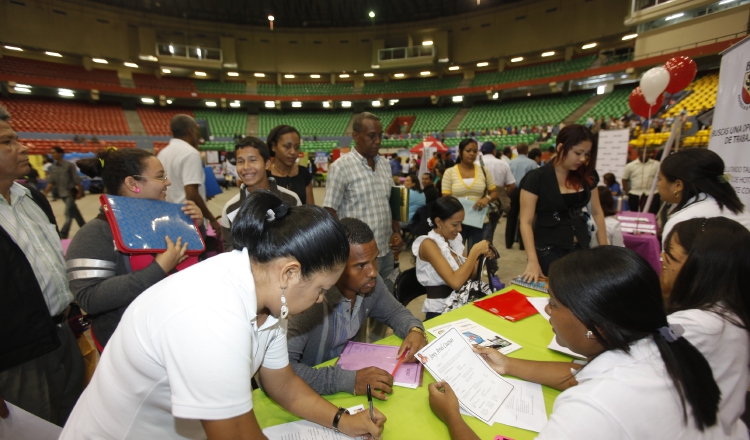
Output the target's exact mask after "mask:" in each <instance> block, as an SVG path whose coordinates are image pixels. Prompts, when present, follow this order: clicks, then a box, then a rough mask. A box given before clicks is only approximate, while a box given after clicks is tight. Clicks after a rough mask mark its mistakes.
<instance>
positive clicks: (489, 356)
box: [471, 345, 510, 374]
mask: <svg viewBox="0 0 750 440" xmlns="http://www.w3.org/2000/svg"><path fill="white" fill-rule="evenodd" d="M471 349H472V350H474V353H476V354H478V355H479V356H481V357H482V359H484V361H485V362H487V365H489V366H490V367H492V369H493V370H495V371H497V374H509V373H508V364H509V363H510V358H509V357H508V356H506V355H504V354H502V353H500V352H499V351H497V350H495V349H494V348H488V347H481V346H479V345H473V346H472V347H471Z"/></svg>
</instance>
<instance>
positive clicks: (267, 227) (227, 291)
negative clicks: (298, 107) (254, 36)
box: [60, 191, 385, 440]
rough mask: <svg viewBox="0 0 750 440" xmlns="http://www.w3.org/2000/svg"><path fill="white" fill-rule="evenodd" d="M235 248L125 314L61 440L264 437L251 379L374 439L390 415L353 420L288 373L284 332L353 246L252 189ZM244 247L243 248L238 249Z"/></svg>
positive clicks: (321, 220) (322, 418)
mask: <svg viewBox="0 0 750 440" xmlns="http://www.w3.org/2000/svg"><path fill="white" fill-rule="evenodd" d="M232 232H233V240H234V243H235V249H236V250H234V251H232V252H228V253H224V254H221V255H218V256H216V257H213V258H211V259H209V260H206V261H204V262H202V263H200V264H198V265H196V266H195V267H194V268H192V269H191V270H188V271H184V272H180V273H178V274H176V275H174V276H172V277H169V278H168V279H166V280H164V281H163V282H162V283H159V284H157V285H156V286H154V287H152V288H151V289H149V290H148V291H147V292H144V293H143V294H142V295H141V296H140V297H138V299H136V300H135V301H134V302H133V303H132V304H131V305H130V307H129V308H128V310H127V311H126V313H125V315H124V316H123V319H122V323H121V325H120V327H119V328H118V330H117V331H116V332H115V334H114V336H113V337H112V339H111V340H110V344H109V347H108V348H107V351H106V352H105V354H104V356H103V357H102V359H101V361H100V363H99V365H98V366H97V369H96V373H95V374H94V377H93V379H92V381H91V383H90V384H89V386H88V387H87V388H86V390H85V391H84V393H83V395H82V396H81V398H80V399H79V400H78V403H77V404H76V407H75V409H74V410H73V413H72V414H71V416H70V418H69V419H68V422H67V424H66V425H65V428H64V430H63V433H62V436H61V437H60V438H61V439H81V438H108V437H110V436H111V435H112V433H117V435H118V436H120V437H121V438H134V439H136V438H137V439H146V438H170V439H172V438H174V439H177V438H206V437H208V438H210V439H212V440H222V439H259V438H265V437H264V435H263V433H262V431H261V429H260V427H259V425H258V420H257V419H256V417H255V413H254V411H253V401H252V394H251V385H250V381H251V378H252V376H253V375H254V374H255V373H256V372H258V371H259V372H260V378H261V380H262V382H263V387H264V389H265V391H266V392H267V393H268V394H269V396H270V397H271V398H272V399H273V400H275V401H276V402H278V403H279V404H280V405H281V406H282V407H284V408H285V409H287V410H288V411H290V412H291V413H293V414H297V415H299V416H300V417H303V418H305V419H308V420H310V421H313V422H315V423H318V424H320V425H323V426H326V427H331V428H334V429H338V430H339V431H341V432H343V433H345V434H347V435H350V436H357V435H365V436H366V437H367V438H371V437H374V438H377V439H379V438H380V437H381V434H382V426H383V422H384V421H385V417H384V416H383V415H382V414H380V413H379V412H377V411H376V412H375V417H374V418H375V420H374V421H372V420H370V415H369V414H368V413H367V412H366V411H365V412H362V413H359V414H356V415H348V414H347V413H346V410H345V409H344V408H338V409H337V408H336V407H335V406H333V405H332V404H331V403H329V402H327V401H325V400H324V399H323V398H322V397H320V396H319V395H318V394H317V393H315V392H314V391H313V390H312V389H311V388H310V387H309V386H308V385H307V384H306V383H305V382H304V381H303V380H302V379H300V378H299V377H298V376H297V375H296V374H295V373H294V370H292V368H291V367H290V365H289V355H288V353H287V343H286V323H285V322H284V320H285V319H287V317H288V315H289V314H298V313H302V312H303V311H305V310H306V309H308V308H310V307H311V306H312V305H313V304H314V303H315V302H319V301H322V299H323V293H324V291H325V290H326V289H329V288H331V287H332V286H333V285H334V284H335V283H336V281H337V280H338V278H339V277H340V276H341V273H342V272H343V270H344V265H345V263H346V261H347V259H348V255H349V243H348V242H347V239H346V235H345V233H344V231H343V229H342V228H341V225H340V224H339V223H338V221H337V220H336V219H335V218H334V217H333V216H331V215H330V214H328V213H327V212H326V211H325V210H324V209H323V208H320V207H317V206H309V205H303V206H299V207H291V208H289V207H288V206H287V205H285V204H283V203H282V201H281V199H279V198H278V197H276V196H274V195H273V194H271V193H269V192H267V191H255V192H252V193H251V194H250V195H248V198H247V201H246V202H245V204H244V205H243V206H242V208H241V209H240V212H239V213H238V214H237V218H236V220H235V223H234V225H233V226H232ZM240 249H242V250H240Z"/></svg>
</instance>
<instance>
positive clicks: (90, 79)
mask: <svg viewBox="0 0 750 440" xmlns="http://www.w3.org/2000/svg"><path fill="white" fill-rule="evenodd" d="M0 73H2V74H4V75H10V76H12V77H13V78H14V80H15V81H16V82H18V83H23V82H24V79H27V78H45V79H56V80H65V81H79V82H85V83H88V84H92V85H93V84H112V85H120V80H119V79H118V78H117V72H116V71H114V70H103V69H91V70H86V69H84V68H83V67H82V66H74V65H72V64H62V63H51V62H48V61H38V60H29V59H26V58H16V57H3V59H2V62H0Z"/></svg>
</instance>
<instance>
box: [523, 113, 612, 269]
mask: <svg viewBox="0 0 750 440" xmlns="http://www.w3.org/2000/svg"><path fill="white" fill-rule="evenodd" d="M596 150H597V148H596V137H595V136H594V135H593V134H592V133H591V131H589V129H588V128H586V127H585V126H583V125H578V124H575V125H569V126H567V127H565V128H563V129H562V130H560V133H559V134H558V135H557V149H556V152H557V155H556V156H555V159H554V160H553V161H551V162H550V163H548V164H547V165H545V166H543V167H541V168H537V169H536V170H533V171H530V172H529V173H528V174H527V175H526V177H525V178H524V183H523V188H522V189H521V220H520V229H521V238H522V239H523V245H524V247H525V248H526V257H527V258H528V263H527V265H526V271H525V272H524V273H523V277H524V279H525V280H526V281H537V280H538V279H539V277H540V276H541V275H547V272H548V271H549V266H550V264H551V263H552V262H553V261H555V260H557V259H559V258H562V257H564V256H565V255H567V254H569V253H570V252H573V251H575V250H577V249H581V248H588V247H589V242H590V238H589V230H588V225H587V216H586V214H585V213H584V212H583V208H585V207H586V205H588V203H589V201H591V216H592V217H593V219H594V222H595V223H596V227H597V232H596V237H597V240H598V242H599V243H607V228H606V226H605V224H604V213H603V211H602V207H601V205H600V204H599V197H593V198H592V197H591V188H593V187H594V186H593V185H594V184H593V178H592V173H593V170H594V168H596ZM535 217H536V218H535Z"/></svg>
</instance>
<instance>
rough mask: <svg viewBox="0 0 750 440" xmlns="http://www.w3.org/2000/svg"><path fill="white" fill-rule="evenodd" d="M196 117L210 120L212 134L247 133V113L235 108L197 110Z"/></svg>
mask: <svg viewBox="0 0 750 440" xmlns="http://www.w3.org/2000/svg"><path fill="white" fill-rule="evenodd" d="M195 119H205V120H206V121H208V128H209V129H210V133H211V136H230V137H232V136H234V135H235V133H239V134H243V135H244V134H245V132H246V130H245V129H246V127H247V113H245V112H243V111H235V110H231V111H230V110H196V111H195Z"/></svg>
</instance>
